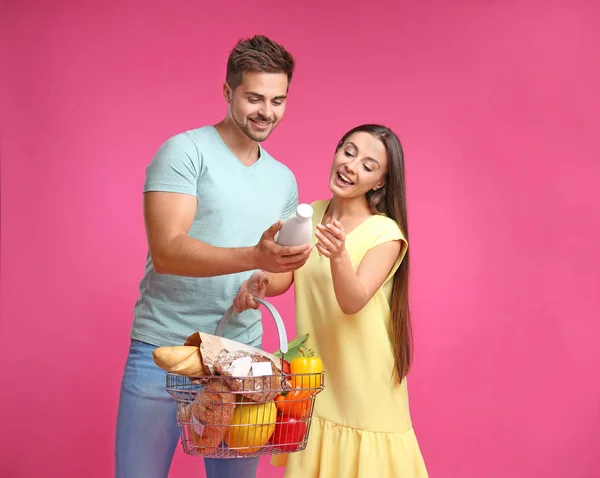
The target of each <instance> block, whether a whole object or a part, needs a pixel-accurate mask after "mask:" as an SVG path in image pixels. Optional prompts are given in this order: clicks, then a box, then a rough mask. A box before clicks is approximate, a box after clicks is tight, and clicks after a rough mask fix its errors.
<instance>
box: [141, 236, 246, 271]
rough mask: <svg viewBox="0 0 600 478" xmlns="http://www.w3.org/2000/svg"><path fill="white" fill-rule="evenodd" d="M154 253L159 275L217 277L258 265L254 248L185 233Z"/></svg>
mask: <svg viewBox="0 0 600 478" xmlns="http://www.w3.org/2000/svg"><path fill="white" fill-rule="evenodd" d="M151 255H152V262H153V264H154V269H155V270H156V272H158V273H160V274H171V275H178V276H187V277H214V276H219V275H225V274H234V273H237V272H244V271H249V270H252V269H256V268H258V266H257V260H256V249H255V247H232V248H223V247H214V246H211V245H209V244H206V243H204V242H201V241H198V240H196V239H193V238H191V237H189V236H183V235H182V236H178V237H176V238H174V239H173V240H172V241H171V242H170V243H169V244H168V245H166V246H163V247H162V248H161V250H160V251H151Z"/></svg>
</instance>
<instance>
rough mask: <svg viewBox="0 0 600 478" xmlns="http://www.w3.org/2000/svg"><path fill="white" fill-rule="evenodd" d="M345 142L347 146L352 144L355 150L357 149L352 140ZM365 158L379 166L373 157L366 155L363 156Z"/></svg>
mask: <svg viewBox="0 0 600 478" xmlns="http://www.w3.org/2000/svg"><path fill="white" fill-rule="evenodd" d="M346 144H347V145H348V146H352V147H353V148H354V149H355V150H356V151H359V149H358V146H356V145H355V144H354V143H353V142H352V141H348V142H347V143H346ZM365 160H367V161H372V162H374V163H376V164H377V166H380V164H379V161H377V160H376V159H375V158H372V157H371V156H367V157H366V158H365Z"/></svg>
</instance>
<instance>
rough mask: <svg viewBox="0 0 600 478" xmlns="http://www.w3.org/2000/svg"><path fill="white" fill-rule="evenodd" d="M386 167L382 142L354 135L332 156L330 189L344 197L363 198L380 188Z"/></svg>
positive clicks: (365, 136)
mask: <svg viewBox="0 0 600 478" xmlns="http://www.w3.org/2000/svg"><path fill="white" fill-rule="evenodd" d="M387 168H388V164H387V154H386V151H385V146H384V145H383V143H382V142H381V141H380V140H378V139H377V138H375V137H374V136H372V135H371V134H369V133H365V132H362V131H361V132H357V133H354V134H353V135H352V136H350V137H349V138H348V139H347V140H346V141H345V142H344V144H342V146H341V147H340V149H339V150H338V151H337V153H335V156H334V158H333V166H332V168H331V177H330V179H329V188H330V189H331V192H332V193H333V194H334V195H336V196H339V197H343V198H354V197H359V196H364V195H365V194H366V193H367V192H368V191H369V190H371V189H380V188H381V187H383V185H384V184H385V177H386V174H387Z"/></svg>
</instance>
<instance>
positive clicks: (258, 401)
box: [167, 298, 324, 458]
mask: <svg viewBox="0 0 600 478" xmlns="http://www.w3.org/2000/svg"><path fill="white" fill-rule="evenodd" d="M254 300H255V301H256V302H258V303H260V304H262V305H263V306H264V307H265V308H266V309H267V310H268V311H269V313H270V314H271V316H272V317H273V319H274V320H275V324H276V325H277V331H278V333H279V342H280V351H281V354H282V356H281V370H282V371H283V370H284V365H283V364H284V359H285V353H287V352H288V341H287V333H286V330H285V325H284V323H283V320H281V317H280V315H279V313H278V312H277V310H276V309H275V308H274V307H273V306H272V305H271V304H270V303H269V302H267V301H264V300H262V299H259V298H255V299H254ZM232 314H233V307H230V308H229V310H228V311H227V312H226V313H225V315H224V316H223V318H222V319H221V320H220V322H219V325H218V326H217V331H216V334H215V335H218V336H222V335H223V332H224V330H225V326H226V325H227V322H228V321H229V319H230V317H231V315H232ZM323 387H324V374H323V373H309V374H286V373H284V372H282V373H281V374H278V375H261V376H251V377H238V376H225V375H210V376H204V377H201V378H198V379H190V378H189V377H187V376H184V375H178V374H176V373H173V372H167V391H168V392H169V394H170V395H171V396H172V397H173V400H174V401H175V405H176V407H177V425H178V427H179V431H180V436H181V444H182V447H183V451H184V452H185V453H186V454H188V455H193V456H202V457H206V458H248V457H256V456H263V455H277V454H283V453H294V452H297V451H301V450H304V449H305V448H306V443H307V441H308V436H309V432H310V424H311V419H312V415H313V409H314V403H315V399H316V396H317V395H318V394H319V393H320V392H321V391H322V390H323Z"/></svg>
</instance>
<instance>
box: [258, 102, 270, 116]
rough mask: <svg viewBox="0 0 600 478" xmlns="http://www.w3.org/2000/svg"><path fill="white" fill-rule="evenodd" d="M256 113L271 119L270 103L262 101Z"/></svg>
mask: <svg viewBox="0 0 600 478" xmlns="http://www.w3.org/2000/svg"><path fill="white" fill-rule="evenodd" d="M258 113H259V114H260V115H261V116H262V117H263V118H267V119H271V114H272V109H271V104H270V103H268V102H267V103H263V104H262V105H261V107H260V109H259V110H258Z"/></svg>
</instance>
